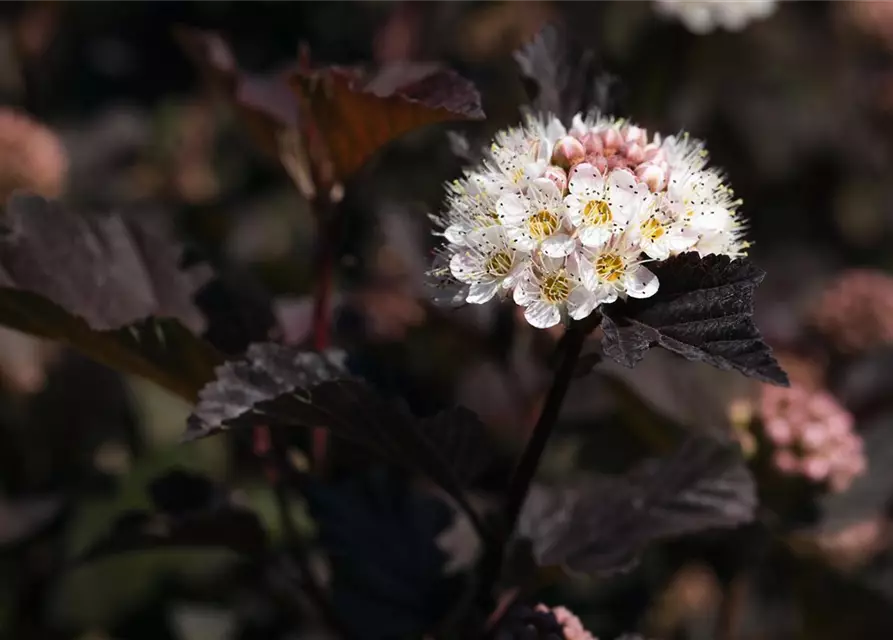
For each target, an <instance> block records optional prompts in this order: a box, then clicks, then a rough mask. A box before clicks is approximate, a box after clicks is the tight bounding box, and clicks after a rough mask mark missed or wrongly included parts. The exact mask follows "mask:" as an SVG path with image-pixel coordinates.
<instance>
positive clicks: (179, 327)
mask: <svg viewBox="0 0 893 640" xmlns="http://www.w3.org/2000/svg"><path fill="white" fill-rule="evenodd" d="M3 223H4V224H3V235H2V237H0V322H2V323H3V324H5V325H8V326H10V327H13V328H15V329H18V330H19V331H23V332H26V333H31V334H35V335H39V336H43V337H46V338H52V339H56V340H61V341H63V342H67V343H68V344H70V345H71V346H73V347H75V348H77V349H79V350H81V351H83V352H84V353H86V354H87V355H89V356H91V357H93V358H95V359H96V360H98V361H100V362H102V363H104V364H106V365H109V366H111V367H113V368H116V369H120V370H123V371H127V372H129V373H136V374H138V375H142V376H145V377H147V378H150V379H152V380H154V381H155V382H157V383H159V384H161V385H162V386H164V387H166V388H168V389H170V390H171V391H174V392H175V393H178V394H179V395H181V396H184V397H186V398H190V399H191V398H193V397H194V396H195V394H196V392H197V391H198V389H199V388H201V386H202V384H204V383H205V382H206V381H207V380H209V379H211V378H212V375H213V368H214V366H215V365H216V364H218V363H219V361H220V358H219V355H218V354H217V352H216V351H215V350H214V349H213V348H212V347H211V346H210V345H208V344H207V343H205V342H203V341H202V340H200V339H199V338H197V337H196V336H195V335H194V334H193V333H192V332H193V331H201V330H202V328H203V326H204V319H203V317H202V314H201V312H200V311H199V310H198V308H197V307H196V306H195V305H194V304H193V302H192V295H193V293H194V291H195V289H196V287H197V286H199V285H200V284H201V283H202V282H203V281H204V280H206V279H207V275H208V274H207V272H205V271H204V270H201V269H200V270H197V271H195V272H191V273H186V272H183V271H181V270H180V269H179V267H178V262H179V259H180V253H181V246H180V245H179V244H178V243H177V242H176V241H175V240H174V239H173V237H172V234H171V233H170V230H169V229H168V228H167V227H166V225H165V221H164V220H163V219H161V218H160V217H157V216H149V215H146V216H139V217H136V216H127V217H125V216H122V215H105V216H86V215H85V216H81V215H76V214H74V213H72V212H70V211H67V210H65V209H64V208H63V207H62V206H60V205H59V204H58V203H55V202H51V201H48V200H45V199H44V198H41V197H39V196H29V195H21V194H19V195H15V196H13V197H12V198H11V199H10V201H9V204H8V207H7V211H6V216H5V218H4V220H3Z"/></svg>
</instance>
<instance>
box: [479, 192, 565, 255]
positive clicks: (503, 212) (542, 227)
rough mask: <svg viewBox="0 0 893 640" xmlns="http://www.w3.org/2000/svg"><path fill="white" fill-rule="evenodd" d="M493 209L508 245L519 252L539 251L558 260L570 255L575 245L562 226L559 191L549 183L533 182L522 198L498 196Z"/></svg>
mask: <svg viewBox="0 0 893 640" xmlns="http://www.w3.org/2000/svg"><path fill="white" fill-rule="evenodd" d="M496 210H497V213H498V215H499V219H500V221H502V223H503V224H504V225H505V227H506V235H507V236H508V238H509V240H511V242H512V245H513V246H514V247H515V248H517V249H519V250H521V251H534V250H536V249H540V250H542V252H543V254H545V255H547V256H549V257H554V258H561V257H564V256H566V255H570V253H571V252H572V251H573V250H574V248H575V246H576V242H575V241H574V239H573V238H572V237H571V236H570V235H569V234H568V233H567V229H566V226H565V222H566V218H567V216H566V212H565V207H564V202H563V201H562V199H561V192H560V191H559V190H558V187H557V186H555V183H554V182H552V181H551V180H548V179H546V178H540V179H537V180H534V181H533V183H531V185H530V188H529V189H528V190H527V195H526V196H523V195H521V194H517V193H510V194H506V195H504V196H502V197H501V198H500V199H499V202H498V204H497V206H496Z"/></svg>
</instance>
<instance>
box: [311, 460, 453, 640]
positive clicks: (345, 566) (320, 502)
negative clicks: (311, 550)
mask: <svg viewBox="0 0 893 640" xmlns="http://www.w3.org/2000/svg"><path fill="white" fill-rule="evenodd" d="M304 491H305V495H306V496H307V499H308V501H309V505H310V510H311V513H312V515H313V516H314V518H315V520H316V522H317V525H318V526H319V542H320V543H321V545H322V547H323V548H324V549H325V550H326V551H327V552H328V555H329V559H330V562H331V568H332V591H333V604H334V606H335V608H336V610H337V611H338V613H339V614H340V616H339V617H340V618H341V619H342V620H343V621H344V624H345V625H346V626H347V627H348V629H350V630H351V631H352V633H353V635H354V636H355V637H358V638H370V639H378V638H381V639H385V638H404V637H413V638H414V637H421V636H422V634H423V632H425V631H429V630H430V629H431V627H432V626H433V625H434V624H435V623H436V622H437V621H438V619H439V618H441V617H442V616H443V615H444V614H445V612H446V611H447V610H448V609H449V607H450V604H451V602H452V599H453V598H454V597H455V596H456V588H455V587H456V582H455V580H451V579H448V578H447V576H446V575H445V563H446V562H447V555H446V553H444V552H443V551H441V549H440V548H439V547H438V546H437V544H436V538H437V536H438V534H439V533H441V532H442V531H443V530H444V529H445V528H446V527H447V526H448V525H449V522H450V515H451V509H450V508H449V507H448V506H447V505H446V504H444V503H443V502H442V501H440V500H438V499H436V498H433V497H430V496H428V497H426V496H422V495H417V494H413V493H412V492H411V491H408V490H407V487H406V484H405V482H402V481H399V480H397V481H396V482H394V481H391V482H389V479H388V478H386V477H373V478H353V479H351V480H349V481H345V482H344V483H343V484H340V485H335V486H331V485H323V484H318V483H308V484H307V485H305V486H304Z"/></svg>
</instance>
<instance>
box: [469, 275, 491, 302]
mask: <svg viewBox="0 0 893 640" xmlns="http://www.w3.org/2000/svg"><path fill="white" fill-rule="evenodd" d="M498 290H499V283H498V282H496V281H495V280H491V281H490V282H475V283H474V284H472V285H471V289H469V290H468V297H467V298H466V301H467V302H469V303H470V304H484V303H485V302H489V301H490V300H491V299H492V298H493V296H495V295H496V292H497V291H498Z"/></svg>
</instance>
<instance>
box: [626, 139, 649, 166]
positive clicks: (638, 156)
mask: <svg viewBox="0 0 893 640" xmlns="http://www.w3.org/2000/svg"><path fill="white" fill-rule="evenodd" d="M624 155H625V156H626V159H627V160H629V162H630V164H633V165H637V164H639V163H640V162H642V161H643V160H644V159H645V151H644V150H643V149H642V147H641V146H640V145H638V144H636V143H635V142H633V143H631V144H628V145H626V153H625V154H624Z"/></svg>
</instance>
